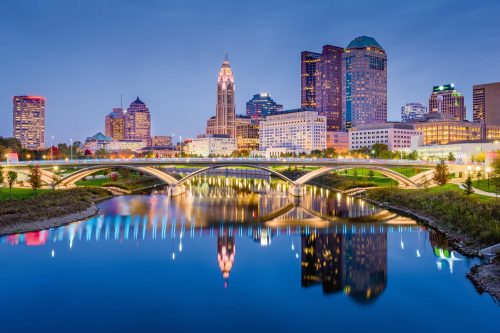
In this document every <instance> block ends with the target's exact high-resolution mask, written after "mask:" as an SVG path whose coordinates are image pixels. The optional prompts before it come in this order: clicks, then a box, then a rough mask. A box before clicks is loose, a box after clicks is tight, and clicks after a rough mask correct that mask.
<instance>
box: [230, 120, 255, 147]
mask: <svg viewBox="0 0 500 333" xmlns="http://www.w3.org/2000/svg"><path fill="white" fill-rule="evenodd" d="M235 127H236V144H237V148H238V150H239V151H252V150H259V125H258V124H255V123H254V122H253V121H252V119H251V118H250V117H249V116H242V115H237V116H236V120H235Z"/></svg>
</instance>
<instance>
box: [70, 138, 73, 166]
mask: <svg viewBox="0 0 500 333" xmlns="http://www.w3.org/2000/svg"><path fill="white" fill-rule="evenodd" d="M69 142H70V144H71V145H70V151H71V153H70V154H71V155H70V156H71V160H72V161H73V139H71V138H70V139H69Z"/></svg>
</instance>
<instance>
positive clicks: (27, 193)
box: [0, 187, 50, 201]
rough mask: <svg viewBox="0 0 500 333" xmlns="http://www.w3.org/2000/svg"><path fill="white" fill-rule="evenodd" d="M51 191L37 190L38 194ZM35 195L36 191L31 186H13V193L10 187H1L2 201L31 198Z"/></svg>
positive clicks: (0, 199)
mask: <svg viewBox="0 0 500 333" xmlns="http://www.w3.org/2000/svg"><path fill="white" fill-rule="evenodd" d="M47 191H50V190H49V189H38V190H37V191H36V193H37V195H38V194H41V193H44V192H47ZM34 196H35V192H34V191H33V190H32V189H30V188H13V189H12V193H11V192H10V190H9V188H8V187H0V201H5V200H10V199H12V200H23V199H29V198H32V197H34Z"/></svg>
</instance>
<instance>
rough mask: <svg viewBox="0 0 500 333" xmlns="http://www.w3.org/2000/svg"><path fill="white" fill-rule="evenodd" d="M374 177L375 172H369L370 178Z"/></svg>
mask: <svg viewBox="0 0 500 333" xmlns="http://www.w3.org/2000/svg"><path fill="white" fill-rule="evenodd" d="M373 176H375V173H374V172H373V170H371V169H370V170H368V177H370V178H373Z"/></svg>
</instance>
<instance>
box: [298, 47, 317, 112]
mask: <svg viewBox="0 0 500 333" xmlns="http://www.w3.org/2000/svg"><path fill="white" fill-rule="evenodd" d="M320 59H321V54H320V53H315V52H309V51H303V52H301V53H300V88H301V89H300V91H301V93H300V105H301V107H302V108H314V109H316V81H317V80H318V76H319V66H318V64H319V61H320Z"/></svg>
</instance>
